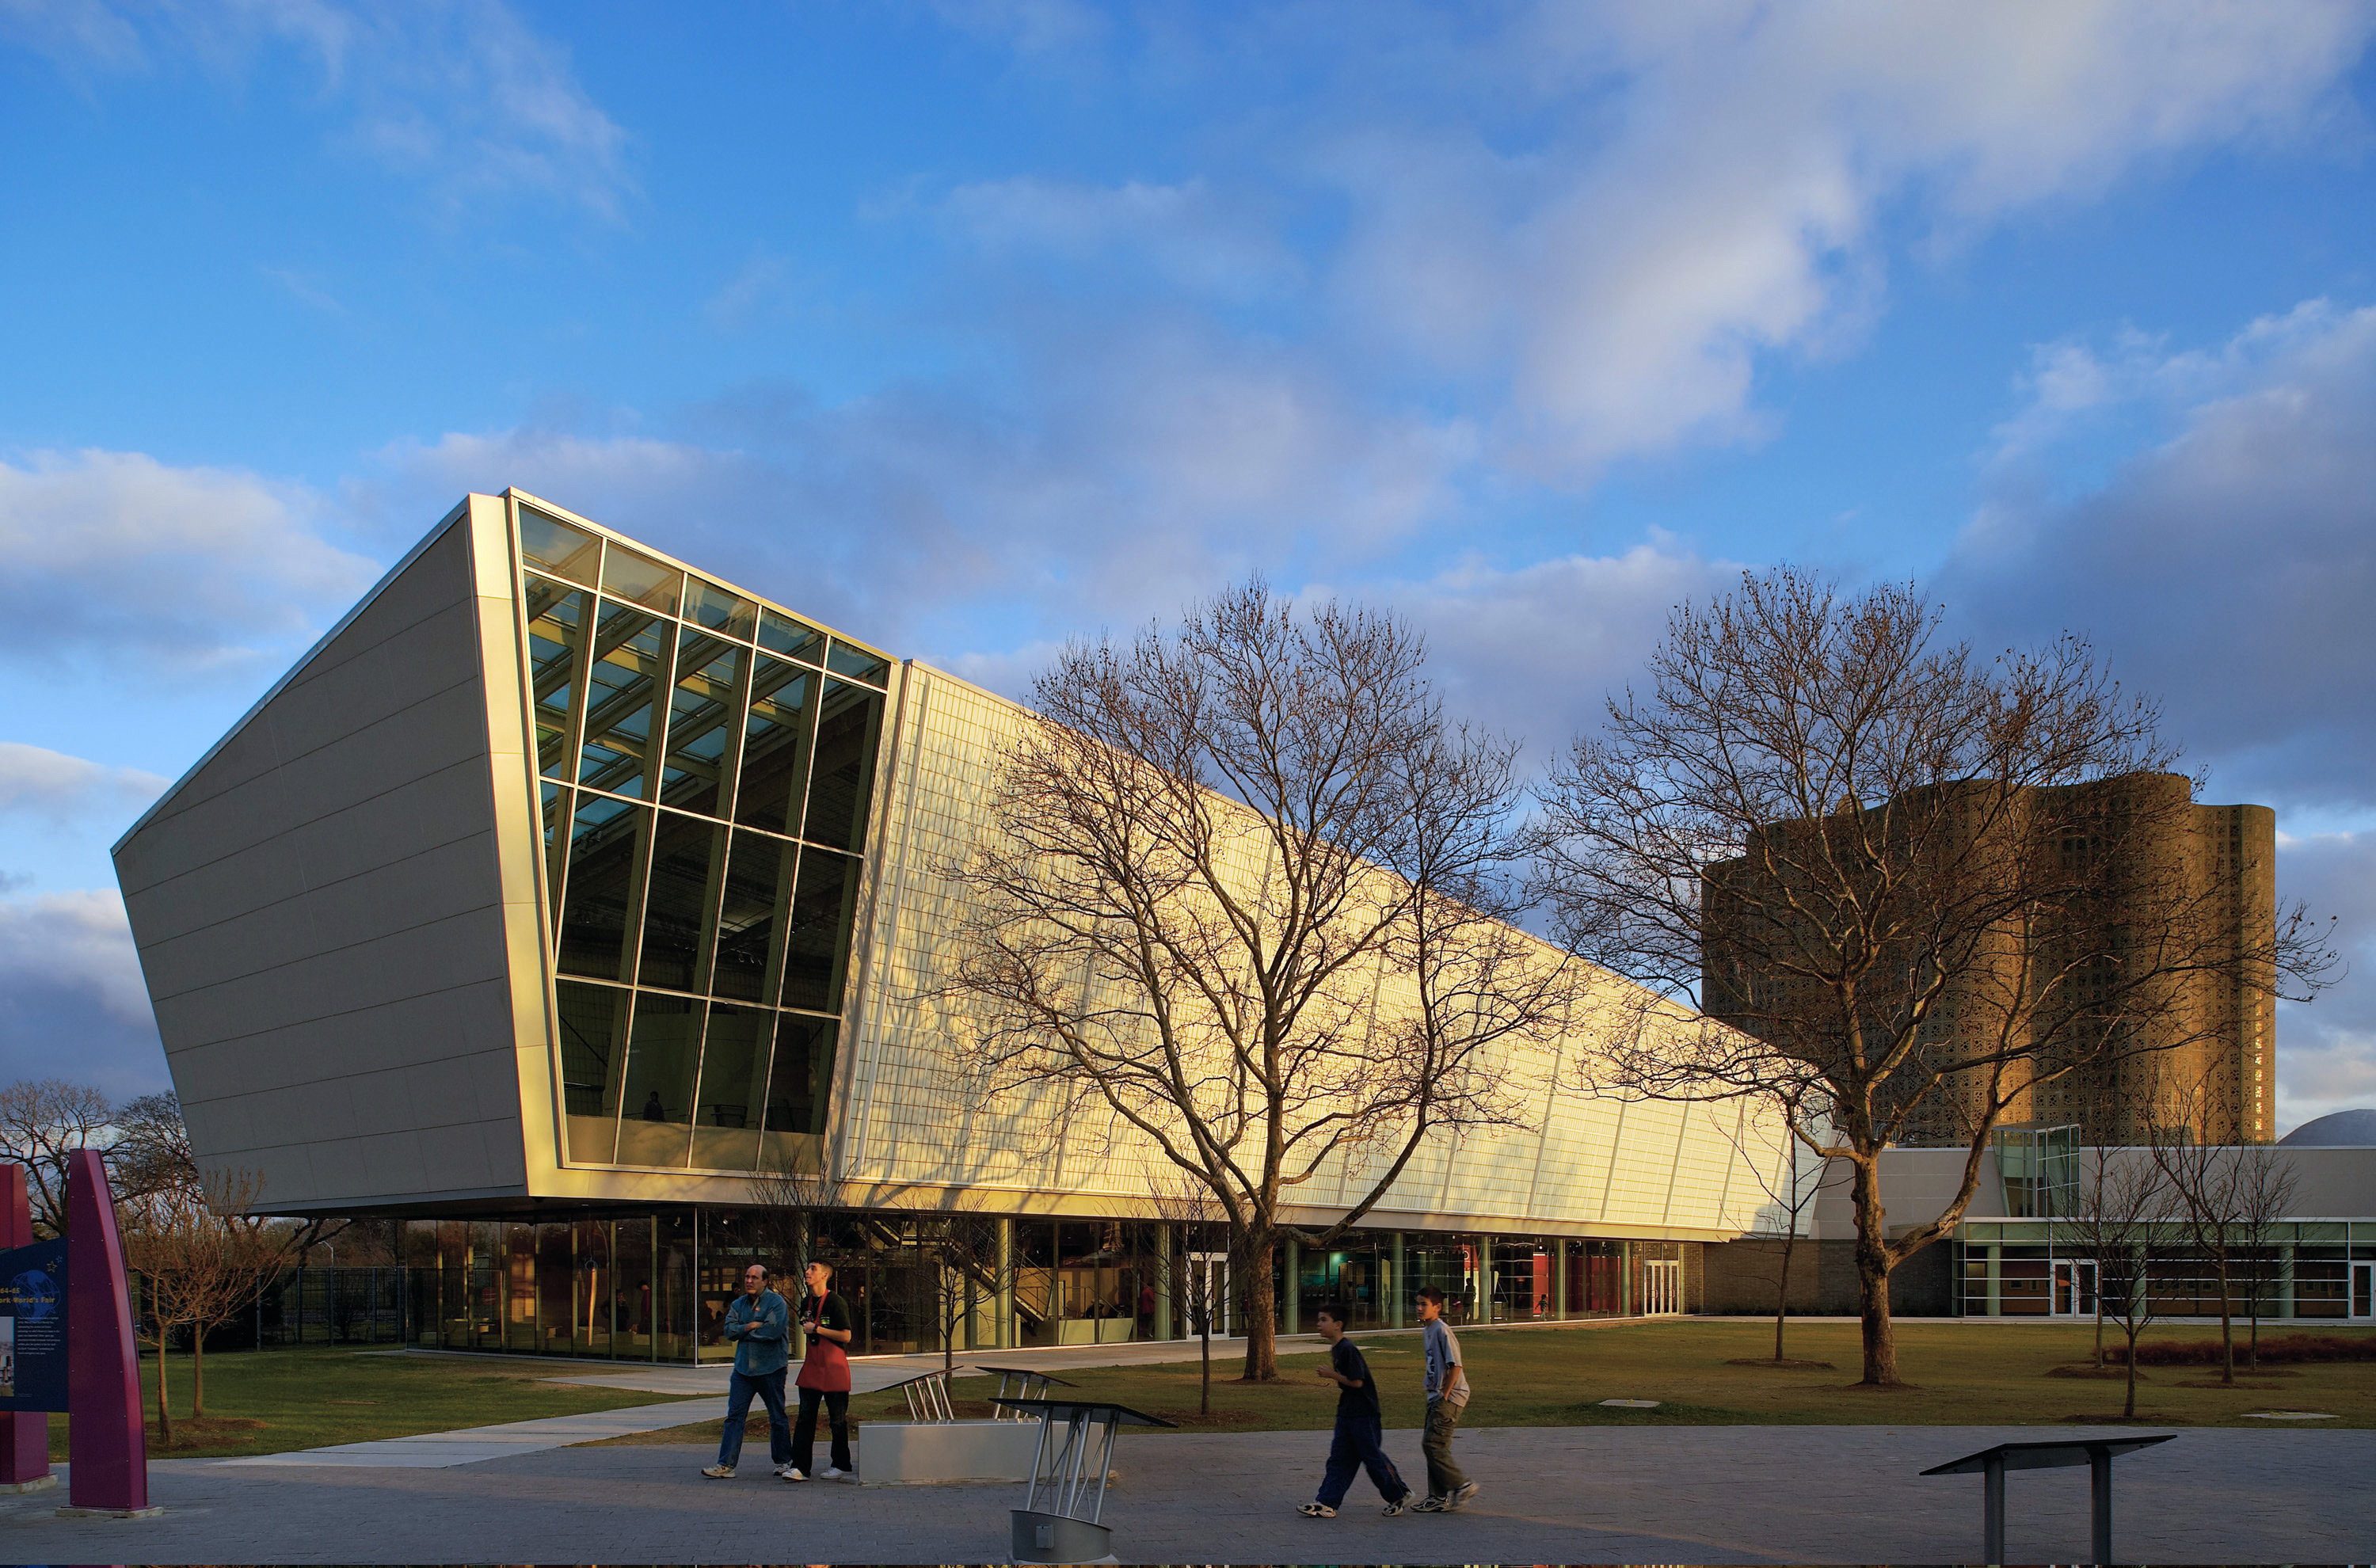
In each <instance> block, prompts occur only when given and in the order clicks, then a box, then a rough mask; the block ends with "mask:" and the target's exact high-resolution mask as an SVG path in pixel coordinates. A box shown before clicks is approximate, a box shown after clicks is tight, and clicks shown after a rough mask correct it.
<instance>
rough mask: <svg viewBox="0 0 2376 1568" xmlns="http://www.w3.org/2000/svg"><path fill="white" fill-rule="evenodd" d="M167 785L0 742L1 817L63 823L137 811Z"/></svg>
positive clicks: (150, 776) (133, 771)
mask: <svg viewBox="0 0 2376 1568" xmlns="http://www.w3.org/2000/svg"><path fill="white" fill-rule="evenodd" d="M171 782H172V780H171V779H168V778H160V777H159V776H158V775H156V774H154V773H149V772H147V771H145V770H144V769H141V768H137V767H109V766H105V765H103V764H101V763H96V762H89V761H87V760H85V759H84V758H82V757H78V756H68V755H66V754H65V753H64V752H53V751H49V750H47V749H45V748H43V747H41V746H29V745H25V744H23V743H22V742H16V741H0V815H6V814H10V813H21V814H26V815H29V816H37V817H42V818H45V819H46V820H48V821H50V822H52V823H55V824H65V823H67V822H71V821H73V820H75V819H77V818H79V817H84V816H90V815H108V814H120V813H125V812H130V811H137V810H138V809H140V808H141V807H144V806H146V805H147V804H148V802H151V801H153V800H155V799H156V798H157V797H158V796H159V795H160V794H163V793H164V791H165V786H166V785H167V784H169V783H171Z"/></svg>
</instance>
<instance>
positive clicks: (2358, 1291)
mask: <svg viewBox="0 0 2376 1568" xmlns="http://www.w3.org/2000/svg"><path fill="white" fill-rule="evenodd" d="M2351 1315H2352V1316H2353V1317H2376V1263H2355V1264H2353V1265H2351Z"/></svg>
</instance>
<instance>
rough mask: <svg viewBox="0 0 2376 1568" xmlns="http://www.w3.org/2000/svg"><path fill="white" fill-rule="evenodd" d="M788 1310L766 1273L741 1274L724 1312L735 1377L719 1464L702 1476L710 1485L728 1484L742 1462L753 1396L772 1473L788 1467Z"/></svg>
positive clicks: (757, 1269)
mask: <svg viewBox="0 0 2376 1568" xmlns="http://www.w3.org/2000/svg"><path fill="white" fill-rule="evenodd" d="M791 1321H792V1313H791V1309H790V1307H788V1306H786V1305H785V1304H784V1299H783V1298H782V1297H781V1296H778V1295H777V1294H776V1293H775V1292H774V1291H773V1290H770V1289H767V1271H766V1268H764V1267H763V1266H761V1265H758V1264H755V1263H754V1264H753V1265H751V1266H750V1267H749V1268H746V1269H744V1270H743V1293H742V1294H741V1295H739V1296H737V1297H735V1298H734V1304H733V1305H732V1306H731V1307H728V1308H727V1309H726V1337H727V1338H729V1339H731V1340H732V1341H734V1372H733V1375H732V1377H731V1379H729V1381H728V1384H727V1390H728V1392H727V1395H726V1431H725V1432H724V1434H723V1435H722V1436H720V1437H719V1442H718V1463H716V1464H715V1465H712V1466H710V1467H709V1468H707V1469H706V1470H704V1471H702V1472H701V1473H702V1474H703V1475H705V1476H707V1477H709V1478H710V1479H712V1480H721V1481H722V1480H731V1479H733V1477H734V1462H735V1461H736V1460H737V1459H740V1458H742V1457H743V1421H744V1420H745V1419H747V1418H748V1417H749V1415H750V1414H751V1396H753V1395H754V1394H756V1395H757V1396H759V1399H760V1402H761V1403H763V1404H765V1405H766V1407H767V1452H768V1453H769V1454H770V1455H772V1456H773V1457H774V1460H775V1467H776V1471H777V1473H778V1475H780V1474H782V1473H783V1468H784V1467H785V1466H787V1465H789V1464H790V1463H791V1462H792V1423H791V1422H790V1420H787V1419H786V1418H785V1415H784V1369H785V1368H786V1367H787V1366H789V1365H790V1363H791Z"/></svg>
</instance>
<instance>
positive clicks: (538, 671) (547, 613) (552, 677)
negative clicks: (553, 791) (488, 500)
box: [528, 577, 593, 778]
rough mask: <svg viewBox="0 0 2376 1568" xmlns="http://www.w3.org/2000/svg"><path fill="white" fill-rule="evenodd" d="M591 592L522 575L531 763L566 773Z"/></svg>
mask: <svg viewBox="0 0 2376 1568" xmlns="http://www.w3.org/2000/svg"><path fill="white" fill-rule="evenodd" d="M592 597H593V596H592V595H590V594H587V593H581V592H579V591H578V590H577V589H576V588H564V587H562V585H561V584H559V583H555V582H550V581H547V580H546V579H545V578H543V577H530V578H529V579H528V664H529V683H530V684H531V686H532V687H533V688H534V690H535V693H536V763H537V769H538V771H540V772H541V773H543V774H544V775H545V776H546V777H547V778H568V777H569V718H570V714H569V707H570V704H571V702H572V701H573V700H574V699H575V697H576V693H577V688H578V685H579V683H581V682H582V681H583V680H584V679H585V675H584V672H583V671H582V670H581V668H580V666H581V664H582V663H583V659H582V658H581V657H580V656H581V655H582V654H583V653H584V651H585V645H586V605H587V600H589V599H590V598H592Z"/></svg>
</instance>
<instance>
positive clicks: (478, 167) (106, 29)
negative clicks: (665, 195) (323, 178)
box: [0, 0, 636, 219]
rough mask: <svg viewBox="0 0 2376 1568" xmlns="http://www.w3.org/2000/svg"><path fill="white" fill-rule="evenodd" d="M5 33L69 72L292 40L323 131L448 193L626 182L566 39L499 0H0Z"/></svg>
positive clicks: (615, 205)
mask: <svg viewBox="0 0 2376 1568" xmlns="http://www.w3.org/2000/svg"><path fill="white" fill-rule="evenodd" d="M11 36H13V37H14V38H16V39H17V40H18V42H22V43H24V44H25V45H27V46H29V47H31V48H33V49H36V50H39V51H40V52H42V53H45V54H48V55H49V56H51V57H52V58H53V59H54V60H56V61H57V62H58V63H59V64H60V65H61V66H62V67H64V68H65V69H68V70H73V71H77V73H79V72H81V71H83V70H84V69H85V68H88V67H96V68H100V69H105V70H112V71H116V72H130V71H139V70H144V69H166V68H171V67H172V66H174V65H178V64H180V63H182V62H184V61H196V62H197V63H198V64H200V65H203V66H205V67H208V68H210V69H212V70H214V71H216V72H218V73H220V74H225V75H232V76H237V75H241V74H244V72H245V71H246V70H247V69H248V68H249V66H250V65H252V63H253V62H254V61H255V58H256V57H257V56H258V55H259V54H261V53H263V52H264V51H266V50H267V48H269V47H272V46H286V45H293V46H295V47H297V48H298V49H301V50H303V51H305V52H306V53H311V54H312V55H313V56H314V57H315V60H316V61H317V63H318V66H319V69H320V72H321V76H322V97H323V101H325V102H326V103H331V104H336V105H338V106H339V108H340V109H341V110H342V111H343V112H344V115H345V119H344V124H343V125H342V127H341V128H340V129H339V131H338V132H337V133H336V135H335V137H334V140H336V141H337V142H339V144H341V145H343V146H344V147H346V148H349V149H350V150H353V151H355V152H358V153H360V154H362V156H364V157H366V158H369V159H371V160H373V161H375V162H377V163H379V164H381V165H383V166H384V167H386V168H388V169H390V170H391V171H393V172H398V173H400V174H403V175H406V176H409V177H411V178H415V179H419V180H421V181H422V182H423V183H424V184H427V185H428V187H429V188H430V189H432V190H433V191H434V192H436V193H437V195H438V196H439V197H440V199H441V200H443V201H445V202H446V203H447V204H448V205H451V206H456V207H458V206H460V205H462V204H465V203H468V202H470V201H474V200H477V199H479V198H481V197H498V196H506V195H511V194H514V193H519V192H550V193H552V194H555V195H558V196H562V197H563V198H564V199H567V200H571V201H575V202H576V203H578V204H580V205H582V206H584V207H586V208H589V209H590V210H592V211H594V212H596V213H598V214H600V215H601V216H602V217H605V218H609V219H616V218H618V217H619V216H620V210H621V203H622V202H623V201H624V199H625V198H626V197H628V196H631V195H633V194H634V191H635V188H636V186H635V180H634V178H633V176H632V174H631V173H630V172H629V170H628V168H627V163H626V153H627V144H628V137H627V134H626V132H625V131H624V130H623V129H622V128H621V127H620V126H619V125H617V124H616V123H615V122H614V121H612V119H611V117H610V116H609V115H608V114H606V113H604V112H603V111H602V109H601V107H600V105H598V104H596V103H595V102H594V101H593V100H592V99H591V98H589V97H588V95H587V93H586V90H585V89H584V88H583V87H582V86H581V85H580V84H579V83H578V81H577V79H576V76H575V75H574V74H573V73H572V71H571V69H570V65H569V58H568V53H567V51H565V50H564V49H563V48H562V47H561V46H560V45H559V44H557V43H555V42H552V41H551V40H549V39H546V38H544V37H541V36H540V35H539V34H538V33H537V32H535V31H534V30H531V29H530V28H529V26H528V25H527V24H526V23H524V22H523V21H522V20H521V19H520V18H519V17H518V16H517V14H516V13H515V12H514V11H513V10H512V9H511V8H510V7H509V6H505V5H504V4H502V3H501V0H414V3H412V4H408V5H404V6H349V5H342V4H335V3H333V0H212V3H208V0H195V3H191V4H169V5H161V6H157V5H144V4H139V3H137V0H75V3H70V4H66V5H63V6H58V5H52V6H43V5H42V4H40V0H0V42H6V41H7V40H8V39H9V38H10V37H11Z"/></svg>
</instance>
